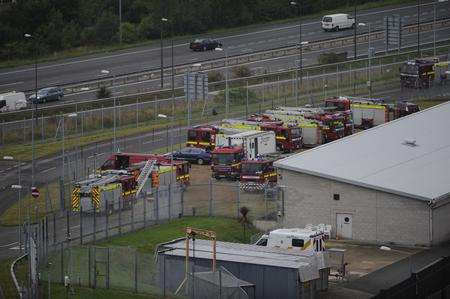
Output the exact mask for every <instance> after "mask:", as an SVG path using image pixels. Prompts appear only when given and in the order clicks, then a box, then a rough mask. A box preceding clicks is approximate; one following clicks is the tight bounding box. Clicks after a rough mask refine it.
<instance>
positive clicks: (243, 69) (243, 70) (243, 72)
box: [233, 65, 252, 78]
mask: <svg viewBox="0 0 450 299" xmlns="http://www.w3.org/2000/svg"><path fill="white" fill-rule="evenodd" d="M233 74H234V76H235V77H236V78H244V77H250V76H251V75H252V70H251V69H250V67H249V66H247V65H240V66H236V67H234V68H233Z"/></svg>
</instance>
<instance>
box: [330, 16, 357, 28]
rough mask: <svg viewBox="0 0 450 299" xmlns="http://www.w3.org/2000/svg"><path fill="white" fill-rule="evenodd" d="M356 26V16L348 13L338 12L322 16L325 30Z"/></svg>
mask: <svg viewBox="0 0 450 299" xmlns="http://www.w3.org/2000/svg"><path fill="white" fill-rule="evenodd" d="M354 26H356V24H355V18H353V17H351V16H350V15H348V14H344V13H338V14H334V15H326V16H324V17H323V18H322V29H323V30H325V31H339V30H341V29H348V28H353V27H354Z"/></svg>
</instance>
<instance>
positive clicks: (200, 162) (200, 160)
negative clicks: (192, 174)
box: [197, 158, 205, 165]
mask: <svg viewBox="0 0 450 299" xmlns="http://www.w3.org/2000/svg"><path fill="white" fill-rule="evenodd" d="M203 163H205V162H204V161H203V159H201V158H198V159H197V164H198V165H203Z"/></svg>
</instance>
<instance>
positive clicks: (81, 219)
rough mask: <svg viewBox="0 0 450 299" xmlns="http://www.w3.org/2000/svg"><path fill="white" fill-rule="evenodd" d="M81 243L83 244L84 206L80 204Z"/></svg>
mask: <svg viewBox="0 0 450 299" xmlns="http://www.w3.org/2000/svg"><path fill="white" fill-rule="evenodd" d="M79 213H80V245H83V207H82V206H81V204H80V212H79Z"/></svg>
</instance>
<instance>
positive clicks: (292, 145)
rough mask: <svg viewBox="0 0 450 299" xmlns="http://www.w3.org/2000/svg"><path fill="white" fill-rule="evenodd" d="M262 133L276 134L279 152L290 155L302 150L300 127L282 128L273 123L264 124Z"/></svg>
mask: <svg viewBox="0 0 450 299" xmlns="http://www.w3.org/2000/svg"><path fill="white" fill-rule="evenodd" d="M260 127H261V131H273V132H275V138H276V145H277V150H278V151H280V152H281V151H282V152H286V153H290V152H293V151H295V150H298V149H300V148H302V145H303V139H302V131H301V129H300V128H299V127H298V126H281V125H278V124H272V123H266V124H264V123H262V124H261V125H260Z"/></svg>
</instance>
